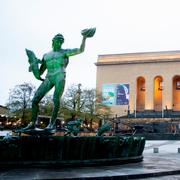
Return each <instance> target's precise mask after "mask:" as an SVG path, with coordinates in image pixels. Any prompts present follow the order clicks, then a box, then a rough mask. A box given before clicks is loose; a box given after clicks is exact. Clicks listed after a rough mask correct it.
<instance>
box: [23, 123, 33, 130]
mask: <svg viewBox="0 0 180 180" xmlns="http://www.w3.org/2000/svg"><path fill="white" fill-rule="evenodd" d="M31 129H35V125H34V124H33V123H29V124H28V125H27V126H26V127H25V128H23V129H22V130H24V131H27V130H31Z"/></svg>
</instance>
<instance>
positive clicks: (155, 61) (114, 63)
mask: <svg viewBox="0 0 180 180" xmlns="http://www.w3.org/2000/svg"><path fill="white" fill-rule="evenodd" d="M169 62H180V58H176V59H156V60H145V61H143V60H139V61H138V60H134V61H110V62H97V63H95V65H96V66H105V65H123V64H146V63H169Z"/></svg>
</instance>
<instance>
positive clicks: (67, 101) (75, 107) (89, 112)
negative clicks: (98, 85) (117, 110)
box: [62, 85, 111, 126]
mask: <svg viewBox="0 0 180 180" xmlns="http://www.w3.org/2000/svg"><path fill="white" fill-rule="evenodd" d="M62 104H63V108H64V109H68V110H69V111H70V112H71V113H72V114H76V115H78V116H80V117H84V118H85V119H86V120H87V119H89V120H90V125H91V126H92V121H93V120H99V119H102V118H104V116H107V115H109V114H110V113H111V111H110V108H109V107H107V106H106V105H103V104H102V101H101V95H100V93H97V92H96V90H95V89H82V90H81V89H80V86H79V85H71V86H70V87H69V88H68V89H67V91H66V93H65V95H64V96H63V103H62ZM87 121H88V120H87Z"/></svg>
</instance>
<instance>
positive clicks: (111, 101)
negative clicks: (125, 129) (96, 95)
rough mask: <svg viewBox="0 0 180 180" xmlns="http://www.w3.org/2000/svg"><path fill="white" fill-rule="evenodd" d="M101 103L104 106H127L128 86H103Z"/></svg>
mask: <svg viewBox="0 0 180 180" xmlns="http://www.w3.org/2000/svg"><path fill="white" fill-rule="evenodd" d="M102 103H103V104H104V105H108V106H113V105H128V104H129V84H103V86H102Z"/></svg>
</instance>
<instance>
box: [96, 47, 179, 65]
mask: <svg viewBox="0 0 180 180" xmlns="http://www.w3.org/2000/svg"><path fill="white" fill-rule="evenodd" d="M172 61H173V62H174V61H175V62H180V50H178V51H160V52H137V53H125V54H105V55H99V56H98V60H97V63H96V65H105V64H127V63H130V64H131V63H154V62H172Z"/></svg>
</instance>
